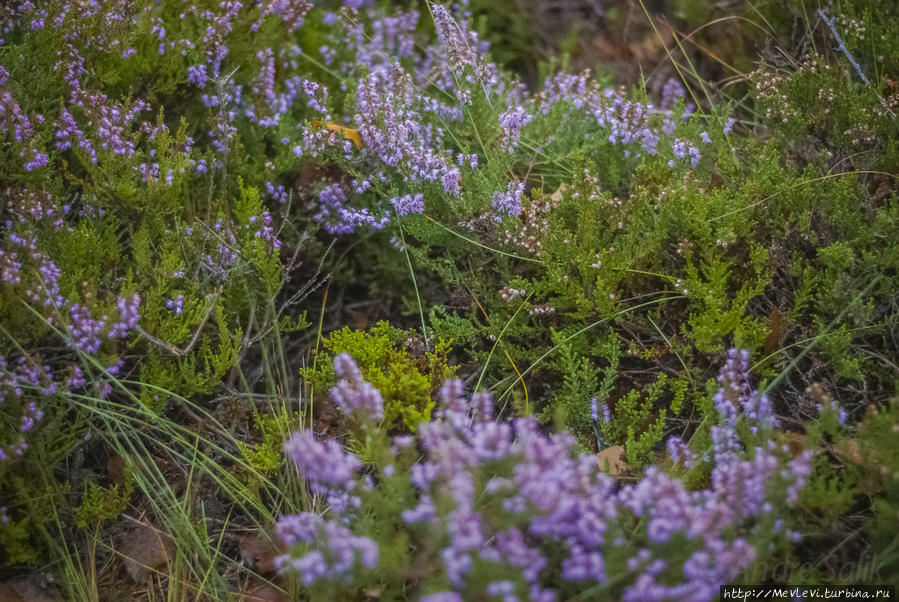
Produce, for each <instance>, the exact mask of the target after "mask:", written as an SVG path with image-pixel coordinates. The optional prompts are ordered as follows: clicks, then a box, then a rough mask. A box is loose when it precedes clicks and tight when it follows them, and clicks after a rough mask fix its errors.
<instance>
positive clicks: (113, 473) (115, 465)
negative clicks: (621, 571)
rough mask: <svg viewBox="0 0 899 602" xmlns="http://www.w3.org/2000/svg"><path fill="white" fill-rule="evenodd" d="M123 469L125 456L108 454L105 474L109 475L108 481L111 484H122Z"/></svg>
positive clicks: (123, 477)
mask: <svg viewBox="0 0 899 602" xmlns="http://www.w3.org/2000/svg"><path fill="white" fill-rule="evenodd" d="M125 470H126V465H125V458H123V457H122V456H118V455H116V456H110V457H109V460H107V461H106V474H107V475H109V482H110V483H112V484H113V485H124V483H125Z"/></svg>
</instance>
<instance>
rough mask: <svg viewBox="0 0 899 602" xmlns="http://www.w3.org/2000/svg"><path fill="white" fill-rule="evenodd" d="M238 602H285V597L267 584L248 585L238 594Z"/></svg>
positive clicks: (278, 590)
mask: <svg viewBox="0 0 899 602" xmlns="http://www.w3.org/2000/svg"><path fill="white" fill-rule="evenodd" d="M240 602H287V596H286V595H285V594H284V592H282V591H281V590H280V589H278V588H277V587H275V586H274V585H271V584H269V583H261V584H260V583H252V582H251V583H250V584H249V585H248V586H247V588H246V589H245V590H244V591H243V592H242V593H241V594H240Z"/></svg>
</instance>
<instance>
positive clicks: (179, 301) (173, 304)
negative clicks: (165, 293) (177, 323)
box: [165, 295, 184, 315]
mask: <svg viewBox="0 0 899 602" xmlns="http://www.w3.org/2000/svg"><path fill="white" fill-rule="evenodd" d="M165 307H166V309H168V310H171V311H172V312H173V313H174V314H175V315H180V314H181V313H182V312H183V311H184V295H178V296H177V297H175V298H174V299H168V300H166V302H165Z"/></svg>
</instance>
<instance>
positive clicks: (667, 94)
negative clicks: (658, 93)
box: [659, 77, 687, 109]
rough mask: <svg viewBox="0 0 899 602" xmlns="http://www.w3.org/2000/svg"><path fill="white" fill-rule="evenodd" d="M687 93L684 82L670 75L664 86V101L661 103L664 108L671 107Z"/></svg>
mask: <svg viewBox="0 0 899 602" xmlns="http://www.w3.org/2000/svg"><path fill="white" fill-rule="evenodd" d="M686 93H687V90H686V89H685V88H684V86H683V84H681V83H680V81H679V80H678V79H676V78H673V77H670V78H668V81H666V82H665V85H664V86H663V87H662V102H661V104H660V105H659V107H660V108H662V109H667V108H670V107H671V106H672V105H673V104H674V103H675V102H677V101H678V100H679V99H681V98H683V97H684V95H685V94H686Z"/></svg>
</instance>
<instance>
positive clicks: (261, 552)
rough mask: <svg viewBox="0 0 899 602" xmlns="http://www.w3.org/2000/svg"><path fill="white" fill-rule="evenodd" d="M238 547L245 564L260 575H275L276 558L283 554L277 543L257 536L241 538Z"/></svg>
mask: <svg viewBox="0 0 899 602" xmlns="http://www.w3.org/2000/svg"><path fill="white" fill-rule="evenodd" d="M237 547H238V550H240V557H241V558H243V561H244V564H246V565H247V567H249V568H251V569H253V570H254V571H256V572H257V573H259V574H260V575H270V574H272V573H274V572H275V571H276V570H277V567H276V566H275V558H276V557H277V556H279V555H280V554H281V553H282V552H283V550H282V548H281V547H280V546H279V545H278V544H277V543H275V542H274V541H272V540H271V539H269V538H268V537H265V536H264V535H263V536H260V535H256V534H253V535H247V536H246V537H241V538H240V541H239V542H238V544H237Z"/></svg>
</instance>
